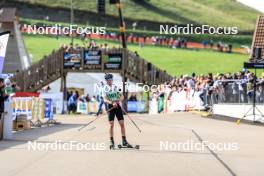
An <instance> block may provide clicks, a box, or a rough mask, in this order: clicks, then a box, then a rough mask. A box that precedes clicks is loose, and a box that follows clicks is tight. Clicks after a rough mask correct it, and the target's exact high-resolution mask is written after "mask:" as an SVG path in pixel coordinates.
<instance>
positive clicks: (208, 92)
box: [152, 69, 264, 108]
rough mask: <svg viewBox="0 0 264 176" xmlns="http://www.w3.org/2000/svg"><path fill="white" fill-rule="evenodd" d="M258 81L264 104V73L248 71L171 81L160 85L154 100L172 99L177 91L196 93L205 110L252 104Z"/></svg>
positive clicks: (259, 92) (259, 96) (183, 76)
mask: <svg viewBox="0 0 264 176" xmlns="http://www.w3.org/2000/svg"><path fill="white" fill-rule="evenodd" d="M255 78H256V94H255V96H256V102H257V103H264V73H263V74H262V76H261V77H259V78H257V77H256V76H255V75H254V73H252V72H250V71H249V70H246V69H244V70H242V71H240V72H237V73H233V74H232V73H227V74H216V75H213V74H212V73H209V74H207V75H203V74H201V75H196V74H195V73H193V74H192V75H191V76H189V75H182V76H180V77H178V78H176V77H175V78H174V79H173V80H172V81H171V82H166V83H164V84H162V85H159V86H158V89H157V90H156V91H154V92H152V98H156V99H157V100H159V99H164V100H168V99H170V98H171V95H172V93H173V92H174V91H178V92H181V91H186V92H190V90H193V91H192V92H196V93H198V94H199V97H200V99H201V102H202V106H204V107H205V108H209V107H210V106H211V105H212V104H217V103H252V102H253V97H254V96H253V95H254V80H255ZM193 94H194V93H193ZM190 96H193V95H190Z"/></svg>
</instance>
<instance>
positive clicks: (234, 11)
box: [16, 0, 260, 31]
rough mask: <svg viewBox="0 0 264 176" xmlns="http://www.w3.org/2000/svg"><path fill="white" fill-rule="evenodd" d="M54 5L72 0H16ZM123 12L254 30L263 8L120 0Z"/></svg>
mask: <svg viewBox="0 0 264 176" xmlns="http://www.w3.org/2000/svg"><path fill="white" fill-rule="evenodd" d="M16 1H21V2H28V3H31V4H41V5H45V6H51V7H66V8H69V7H70V0H56V1H55V0H16ZM121 1H122V2H123V4H124V16H125V17H126V18H130V19H135V21H136V20H150V21H155V22H169V23H178V24H186V23H193V24H209V25H212V26H237V27H239V30H240V31H248V30H250V31H252V30H253V29H254V27H255V21H256V17H257V15H258V14H260V12H258V11H257V10H254V9H252V8H250V7H247V6H245V5H243V4H241V3H239V2H237V1H236V0H221V1H220V0H121ZM73 2H74V8H75V9H79V10H86V11H92V12H96V0H73ZM106 13H107V14H110V15H117V10H116V7H115V6H113V5H109V3H108V0H106Z"/></svg>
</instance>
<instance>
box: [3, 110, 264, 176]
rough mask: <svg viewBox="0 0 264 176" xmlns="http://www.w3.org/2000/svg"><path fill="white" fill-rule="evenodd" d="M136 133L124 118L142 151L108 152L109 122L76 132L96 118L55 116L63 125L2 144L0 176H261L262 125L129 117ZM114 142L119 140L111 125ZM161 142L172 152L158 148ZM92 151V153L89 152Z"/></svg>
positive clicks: (24, 133) (179, 116) (175, 116)
mask: <svg viewBox="0 0 264 176" xmlns="http://www.w3.org/2000/svg"><path fill="white" fill-rule="evenodd" d="M131 116H132V118H133V119H134V121H135V122H136V123H137V124H138V126H139V127H140V128H141V129H142V133H139V132H138V131H137V129H136V128H135V127H134V126H133V124H132V123H131V122H130V121H129V119H128V118H126V126H127V138H128V141H129V142H130V143H132V144H139V145H140V147H141V149H140V150H126V149H123V150H109V148H108V141H109V138H108V123H107V119H106V118H105V117H104V116H102V118H100V119H98V120H96V121H95V122H94V123H92V124H91V125H89V126H87V127H86V128H84V129H82V130H81V131H79V130H78V129H80V128H81V127H82V126H83V125H84V124H87V123H88V122H89V121H90V120H92V119H94V118H95V117H94V116H81V115H80V116H57V117H56V120H57V121H59V122H61V123H62V124H60V125H56V126H52V127H45V128H36V129H32V130H27V131H21V132H17V133H15V134H14V139H13V140H4V141H1V142H0V175H3V176H13V175H18V176H36V175H37V176H42V175H43V176H44V175H45V176H46V175H52V176H72V175H78V176H79V175H85V176H86V175H91V176H121V175H122V176H124V175H125V176H143V175H144V176H146V175H148V176H161V175H166V176H171V175H173V176H174V175H199V176H200V175H201V176H204V175H208V176H209V175H210V176H212V175H214V176H218V175H221V176H222V175H245V176H248V175H254V176H257V175H259V176H262V175H264V167H263V166H264V151H263V150H264V141H263V139H264V128H263V127H261V126H255V125H248V124H240V125H236V123H234V122H228V121H219V120H214V119H209V118H201V117H200V116H199V115H194V114H191V113H173V114H166V115H165V114H161V115H138V114H132V115H131ZM115 138H116V143H119V142H120V141H121V137H120V130H119V126H118V125H117V124H116V126H115ZM56 140H57V141H59V142H60V143H61V144H69V143H70V142H71V141H76V142H79V143H80V144H95V143H96V144H99V143H100V144H105V143H106V144H105V145H106V147H105V148H103V149H102V148H100V149H99V150H98V148H96V150H92V149H91V150H87V149H86V150H77V149H76V148H74V149H72V150H70V151H63V150H52V149H49V150H48V151H40V150H38V151H32V149H31V150H29V148H28V147H29V145H28V141H36V142H37V143H38V144H47V143H54V142H55V141H56ZM202 141H207V142H208V143H209V144H214V145H216V144H224V145H229V144H236V146H237V148H235V150H230V148H229V150H221V151H219V150H216V149H213V148H212V146H211V148H210V147H206V146H205V147H204V149H203V150H199V149H194V148H192V149H190V148H187V149H186V148H182V147H179V146H178V148H175V145H176V144H178V145H179V144H180V143H185V144H186V143H188V142H189V143H193V144H201V142H202ZM161 142H163V144H164V143H166V142H168V144H170V146H172V147H171V148H168V149H167V150H165V148H161ZM93 149H94V148H93Z"/></svg>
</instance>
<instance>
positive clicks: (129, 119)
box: [118, 104, 142, 133]
mask: <svg viewBox="0 0 264 176" xmlns="http://www.w3.org/2000/svg"><path fill="white" fill-rule="evenodd" d="M118 106H120V105H119V104H118ZM120 107H121V109H122V111H123V112H124V114H125V115H127V117H128V118H129V120H130V121H131V122H132V123H133V125H134V126H135V127H136V128H137V129H138V131H139V132H140V133H141V132H142V131H141V129H140V128H139V127H138V125H137V124H136V123H135V122H134V120H132V118H131V117H130V116H129V115H128V113H127V112H126V111H125V110H124V108H123V107H122V106H120Z"/></svg>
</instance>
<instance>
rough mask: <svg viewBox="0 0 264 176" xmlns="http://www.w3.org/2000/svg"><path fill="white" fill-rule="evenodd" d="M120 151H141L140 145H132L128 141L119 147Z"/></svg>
mask: <svg viewBox="0 0 264 176" xmlns="http://www.w3.org/2000/svg"><path fill="white" fill-rule="evenodd" d="M117 147H118V149H137V150H138V149H139V148H140V147H139V145H135V146H133V145H131V144H129V143H128V142H127V141H124V142H123V143H122V144H119V145H117Z"/></svg>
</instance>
